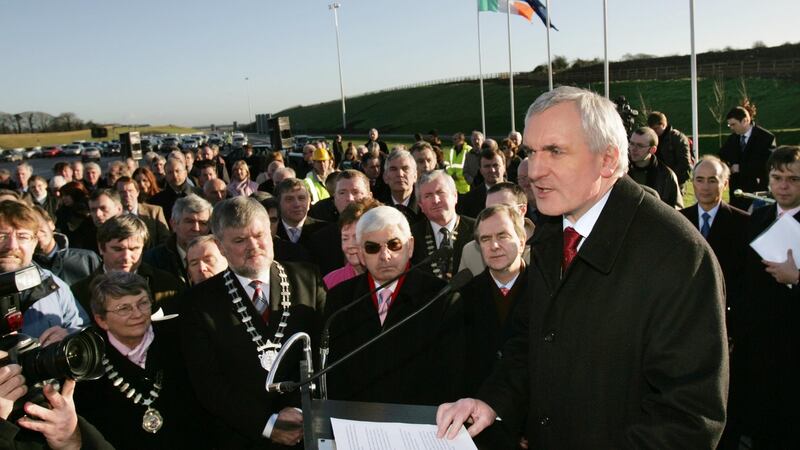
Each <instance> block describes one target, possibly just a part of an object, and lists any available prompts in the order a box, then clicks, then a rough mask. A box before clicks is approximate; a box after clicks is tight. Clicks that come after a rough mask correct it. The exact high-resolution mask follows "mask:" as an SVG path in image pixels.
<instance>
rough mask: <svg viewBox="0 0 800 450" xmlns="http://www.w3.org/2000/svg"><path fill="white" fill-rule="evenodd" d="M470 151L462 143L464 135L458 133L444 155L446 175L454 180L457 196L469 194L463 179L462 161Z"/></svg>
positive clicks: (469, 148) (467, 184)
mask: <svg viewBox="0 0 800 450" xmlns="http://www.w3.org/2000/svg"><path fill="white" fill-rule="evenodd" d="M470 150H472V147H470V146H469V145H468V144H467V143H466V142H465V141H464V133H461V132H459V133H456V134H454V135H453V147H452V148H450V149H449V150H448V151H447V153H446V154H445V155H444V164H445V166H447V173H448V174H449V175H450V176H451V177H453V180H455V182H456V190H458V193H459V194H466V193H467V192H469V183H467V180H466V179H465V178H464V161H465V160H466V158H467V153H469V151H470Z"/></svg>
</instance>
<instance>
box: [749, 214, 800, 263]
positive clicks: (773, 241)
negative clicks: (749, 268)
mask: <svg viewBox="0 0 800 450" xmlns="http://www.w3.org/2000/svg"><path fill="white" fill-rule="evenodd" d="M750 247H753V250H755V251H756V253H758V255H759V256H761V259H764V260H766V261H771V262H783V261H786V251H787V250H789V249H792V256H793V257H794V263H795V264H796V265H797V267H800V222H797V220H795V218H794V217H792V216H790V215H789V214H784V215H783V216H782V217H781V218H780V219H778V220H776V221H775V223H773V224H772V225H770V227H769V228H767V229H766V230H764V232H763V233H761V234H760V235H759V236H758V237H757V238H755V239H753V242H751V243H750Z"/></svg>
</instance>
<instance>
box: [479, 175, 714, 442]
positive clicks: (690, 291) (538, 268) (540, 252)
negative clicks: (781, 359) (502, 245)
mask: <svg viewBox="0 0 800 450" xmlns="http://www.w3.org/2000/svg"><path fill="white" fill-rule="evenodd" d="M622 230H624V231H622ZM562 246H563V232H562V221H561V218H560V217H557V218H553V219H551V220H548V221H546V222H545V223H544V224H542V225H541V226H538V227H537V228H536V231H535V233H534V236H533V242H532V248H534V249H535V250H534V251H533V252H532V254H531V259H532V261H531V267H529V269H528V272H529V274H530V279H529V281H528V286H529V289H530V292H531V294H530V295H531V298H532V299H533V302H532V303H531V304H530V310H529V311H525V309H524V308H519V309H518V310H517V311H519V312H520V313H519V314H517V315H516V316H515V317H514V318H513V320H514V335H513V337H512V338H511V339H510V340H509V341H508V343H507V344H506V346H505V347H504V349H503V354H504V357H503V359H502V361H501V362H500V363H499V366H498V368H497V370H495V372H494V373H493V374H492V376H491V377H490V378H489V379H488V380H487V381H486V383H484V385H483V387H482V388H481V391H480V392H479V394H478V397H479V398H481V399H482V400H484V401H486V402H487V403H488V404H489V405H490V406H492V408H494V410H495V411H496V412H497V413H498V415H499V416H500V417H504V416H506V415H509V414H513V413H514V412H517V413H518V412H520V411H523V412H527V413H528V420H527V427H526V430H527V437H528V440H529V443H530V446H531V448H548V449H550V448H570V449H572V448H593V449H633V448H692V449H700V448H706V449H713V448H714V447H715V445H716V443H717V440H718V439H719V437H720V435H721V433H722V428H723V425H724V423H725V403H726V398H727V387H728V383H727V381H728V378H727V373H728V358H727V355H728V350H727V342H726V341H727V339H726V333H725V322H724V298H723V292H724V286H723V278H722V273H721V271H720V269H719V265H718V264H717V262H716V258H714V256H713V255H712V252H711V249H710V247H709V246H708V244H707V243H706V242H705V240H704V239H703V237H702V236H701V235H700V233H699V232H697V231H696V230H695V229H694V228H693V227H692V226H691V225H690V224H689V223H688V222H687V221H686V220H685V219H684V218H682V217H681V216H680V214H679V213H678V212H677V211H675V210H674V209H671V208H669V206H667V205H665V204H664V203H663V202H661V200H658V199H656V198H654V197H652V196H650V195H646V194H645V192H644V190H643V189H642V188H641V187H640V186H639V185H637V184H636V183H635V182H634V181H633V180H631V179H629V178H627V177H623V178H621V179H619V180H617V182H616V183H615V185H614V186H613V188H612V190H611V194H610V196H609V198H608V202H607V203H606V205H605V207H604V208H603V210H602V212H601V213H600V216H599V218H598V220H597V222H596V223H595V225H594V228H593V229H592V232H591V234H590V235H589V236H588V237H587V238H586V239H585V240H584V242H583V244H582V246H581V248H580V250H579V251H578V254H577V256H576V257H575V259H574V260H573V262H572V264H571V265H570V267H569V268H568V269H567V271H566V272H565V273H564V275H563V277H562V276H561V259H562ZM664 273H669V276H668V277H665V276H660V275H661V274H664ZM676 280H679V281H676ZM677 411H680V412H679V413H677Z"/></svg>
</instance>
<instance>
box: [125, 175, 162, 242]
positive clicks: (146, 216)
mask: <svg viewBox="0 0 800 450" xmlns="http://www.w3.org/2000/svg"><path fill="white" fill-rule="evenodd" d="M116 188H117V192H118V193H119V196H120V199H121V200H122V209H123V211H125V212H128V213H131V214H135V215H136V216H138V217H139V218H140V219H142V222H144V224H145V225H147V232H148V233H147V235H148V238H147V242H146V243H145V246H144V247H145V250H149V249H151V248H153V247H157V246H159V245H161V244H163V243H165V242H166V241H167V239H168V238H169V235H170V231H169V226H168V225H167V218H166V217H165V216H164V210H163V209H161V207H160V206H157V205H148V204H147V203H139V185H138V184H137V183H136V181H135V180H133V179H132V178H131V177H128V176H123V177H120V179H118V180H117V185H116Z"/></svg>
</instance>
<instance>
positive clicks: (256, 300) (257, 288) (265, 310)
mask: <svg viewBox="0 0 800 450" xmlns="http://www.w3.org/2000/svg"><path fill="white" fill-rule="evenodd" d="M250 286H251V287H252V288H253V290H254V291H253V305H255V307H256V310H257V311H258V312H259V313H261V318H262V319H264V323H269V303H268V302H267V299H266V297H264V293H263V292H262V291H261V281H259V280H253V281H251V282H250Z"/></svg>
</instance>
